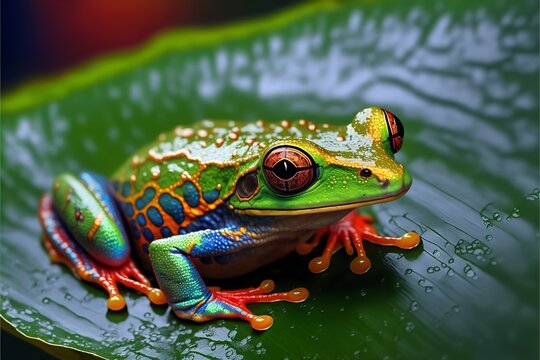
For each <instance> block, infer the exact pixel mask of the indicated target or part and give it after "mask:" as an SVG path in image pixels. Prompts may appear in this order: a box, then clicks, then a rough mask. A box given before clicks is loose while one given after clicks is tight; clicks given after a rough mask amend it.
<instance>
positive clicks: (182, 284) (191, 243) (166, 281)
mask: <svg viewBox="0 0 540 360" xmlns="http://www.w3.org/2000/svg"><path fill="white" fill-rule="evenodd" d="M231 236H232V237H231ZM234 236H237V235H235V232H234V230H230V229H225V230H203V231H197V232H193V233H189V234H186V235H177V236H172V237H169V238H166V239H161V240H155V241H153V242H152V243H151V244H150V260H151V262H152V268H153V269H154V273H155V275H156V278H157V280H158V283H159V287H160V288H161V290H162V291H163V292H164V293H165V296H166V297H167V300H168V302H169V303H170V304H171V306H173V308H177V309H188V308H191V307H194V306H197V304H199V303H200V302H201V301H202V300H204V299H207V298H208V297H210V292H209V290H208V288H207V287H206V285H205V283H204V281H203V280H202V278H201V276H200V275H199V273H198V271H197V269H196V268H195V266H194V265H193V263H192V262H191V260H190V259H189V257H203V256H212V255H220V254H226V253H232V252H234V251H238V250H240V249H241V248H244V247H248V246H250V245H252V241H253V240H252V239H250V238H249V237H247V235H246V234H245V233H243V234H242V236H241V237H240V238H238V237H236V238H234Z"/></svg>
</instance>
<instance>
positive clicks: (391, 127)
mask: <svg viewBox="0 0 540 360" xmlns="http://www.w3.org/2000/svg"><path fill="white" fill-rule="evenodd" d="M383 113H384V117H385V118H386V126H388V133H389V134H390V135H389V136H388V142H389V144H390V150H392V152H393V153H394V154H395V153H397V152H398V151H399V149H401V146H402V145H403V138H404V137H405V129H404V128H403V124H402V123H401V120H399V118H398V117H397V116H396V115H394V114H392V113H391V112H390V111H388V110H384V109H383Z"/></svg>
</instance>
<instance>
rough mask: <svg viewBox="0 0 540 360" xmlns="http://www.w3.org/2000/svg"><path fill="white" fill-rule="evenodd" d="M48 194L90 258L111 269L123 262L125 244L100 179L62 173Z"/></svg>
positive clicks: (126, 247) (126, 253)
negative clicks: (50, 194) (50, 193)
mask: <svg viewBox="0 0 540 360" xmlns="http://www.w3.org/2000/svg"><path fill="white" fill-rule="evenodd" d="M52 195H53V196H52V197H53V202H54V206H55V209H56V211H57V213H58V215H59V217H60V218H61V219H62V221H63V223H64V224H65V226H66V228H67V230H68V232H69V233H70V234H71V236H72V237H73V239H74V241H76V242H77V243H78V244H79V245H80V246H81V247H82V248H83V249H84V250H85V251H86V252H87V253H88V254H89V255H90V256H91V257H93V258H94V259H96V260H98V261H100V262H101V263H103V264H105V265H108V266H113V267H116V266H120V265H122V264H123V263H125V261H126V260H127V259H128V257H129V254H130V248H129V242H128V240H127V237H126V235H125V231H124V229H123V227H122V225H121V224H122V223H121V221H120V220H119V215H118V212H117V210H116V208H115V206H114V203H113V200H112V198H111V196H110V194H109V193H108V192H107V189H106V185H105V183H104V180H103V178H100V177H98V176H96V175H91V174H88V173H82V174H81V176H80V177H76V176H74V175H72V174H67V173H66V174H62V175H60V176H58V177H57V178H56V179H55V181H54V185H53V194H52Z"/></svg>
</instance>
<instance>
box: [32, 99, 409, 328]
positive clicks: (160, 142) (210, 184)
mask: <svg viewBox="0 0 540 360" xmlns="http://www.w3.org/2000/svg"><path fill="white" fill-rule="evenodd" d="M388 116H392V114H391V113H388V112H386V111H384V110H382V109H380V108H376V107H373V108H367V109H365V110H363V111H361V112H359V113H358V114H357V115H356V116H355V117H354V119H353V120H352V123H351V124H349V125H347V126H334V125H327V124H315V123H311V122H308V121H305V120H299V121H294V122H291V121H281V122H278V123H270V122H265V121H257V122H255V123H250V124H244V123H239V122H235V121H221V122H218V121H202V122H200V123H198V124H196V125H195V126H194V127H192V128H181V127H179V128H177V129H175V130H174V131H172V132H170V133H167V134H162V135H160V136H159V137H158V139H157V140H156V141H155V142H154V143H152V144H150V145H148V146H146V147H144V148H142V149H141V150H140V151H138V152H137V153H136V154H135V155H134V156H133V157H132V158H130V159H129V160H128V161H126V163H125V164H123V165H122V166H121V167H120V169H119V170H118V171H116V172H115V174H114V175H113V176H112V178H111V179H110V184H111V185H112V186H110V187H108V186H107V184H106V181H105V180H104V179H103V178H101V177H99V176H96V175H92V174H88V173H83V174H81V176H79V177H75V176H73V175H70V174H64V175H60V176H59V177H58V178H57V180H56V182H55V185H54V187H53V195H52V199H53V200H52V202H53V203H54V205H52V204H51V205H48V203H47V197H45V198H44V201H43V202H42V210H41V218H42V223H43V225H44V228H45V233H46V235H48V238H49V240H48V248H49V250H50V251H51V244H52V245H53V246H52V249H53V250H56V252H57V253H58V252H60V255H63V258H62V259H63V260H64V262H66V263H68V265H69V264H70V263H71V265H72V268H73V266H75V267H77V266H79V267H80V268H83V267H85V266H86V265H84V266H83V265H81V264H82V263H81V261H82V262H83V263H84V261H86V262H87V263H91V265H90V266H86V269H87V271H90V272H91V270H92V268H93V267H97V266H99V265H95V264H94V262H92V260H97V262H99V263H103V264H105V265H107V266H109V267H113V268H114V267H121V264H123V263H124V262H126V261H127V259H128V258H129V256H130V255H129V249H130V241H129V240H128V238H129V239H131V240H132V241H131V243H132V246H135V249H136V250H137V252H138V254H139V255H140V257H141V258H142V259H143V262H145V263H146V265H148V266H150V265H151V267H152V268H153V270H154V273H155V275H156V277H157V280H158V283H159V285H160V288H161V290H163V292H164V293H165V296H166V298H167V301H168V302H169V304H170V305H171V306H172V308H173V310H174V311H175V313H176V314H177V315H178V316H180V317H183V318H190V319H193V320H196V321H203V320H207V319H210V318H214V317H242V318H245V319H248V320H250V321H251V322H252V325H253V324H254V321H259V322H263V323H264V322H265V321H263V320H262V319H261V317H253V316H252V315H251V313H249V312H246V311H247V309H245V307H242V306H236V305H234V304H236V303H234V301H232V303H234V304H233V305H231V301H226V300H224V299H225V298H227V296H225V295H223V293H221V294H220V295H219V296H217V295H216V293H215V292H213V291H209V290H208V289H207V287H206V286H205V284H204V282H203V281H202V279H201V277H200V275H199V273H200V274H202V275H204V276H209V277H230V276H237V275H241V274H244V273H246V272H249V271H252V270H254V269H256V268H258V267H260V266H263V265H265V264H267V263H269V262H272V261H274V260H276V259H277V258H280V257H282V256H284V255H286V254H288V253H290V252H291V251H293V250H294V248H295V246H296V244H297V243H298V242H306V241H307V240H308V239H309V238H310V237H312V236H313V234H314V233H315V232H316V231H317V230H319V229H321V228H324V227H325V226H327V225H329V224H333V223H335V222H337V221H338V220H339V219H340V218H342V217H344V216H345V215H346V214H347V213H349V212H350V211H351V210H352V209H355V208H357V207H360V206H364V205H369V204H374V203H380V202H384V201H390V200H393V199H396V198H398V197H400V196H401V195H403V194H404V193H405V192H406V191H407V190H408V189H409V187H410V185H411V177H410V176H409V174H408V173H407V172H406V171H405V169H404V167H403V165H401V164H399V163H397V162H396V161H395V159H394V154H393V152H395V151H396V149H395V148H394V149H393V148H392V146H393V144H392V140H393V138H392V136H391V135H392V134H391V133H390V132H392V129H391V128H390V127H389V125H387V118H388ZM400 135H401V136H402V133H401V134H400ZM399 140H400V141H401V138H400V139H399ZM277 148H283V149H297V150H298V151H300V152H303V153H307V154H308V155H307V157H308V158H310V159H311V161H312V162H313V167H312V168H310V170H309V172H310V174H312V175H313V180H312V182H311V183H309V184H307V185H306V186H305V188H301V189H297V191H295V192H292V191H291V192H290V193H287V192H286V191H285V193H284V192H283V191H277V190H276V189H275V188H273V187H272V186H271V184H270V183H269V180H268V178H267V175H266V173H265V171H264V170H263V166H266V165H265V164H266V163H264V164H263V162H264V161H266V160H265V159H266V157H267V155H268V154H269V153H270V152H272V151H273V150H275V149H277ZM393 150H394V151H393ZM291 151H292V150H291ZM268 157H270V155H268ZM288 164H289V165H290V164H291V163H290V162H288ZM364 169H369V172H368V173H367V175H368V176H363V175H365V174H366V173H365V171H366V170H364ZM362 170H364V172H362ZM295 176H299V174H296V175H295ZM248 178H249V180H250V182H249V185H246V184H247V183H248V182H247V180H246V179H248ZM255 179H256V181H255ZM292 179H296V178H295V177H294V176H293V177H292ZM289 186H293V184H292V183H291V185H289V184H288V185H287V189H288V187H289ZM242 189H244V190H242ZM246 189H247V190H246ZM117 206H118V208H117ZM50 208H54V209H56V210H55V211H56V213H57V214H58V215H56V216H55V215H54V214H55V211H49V212H47V211H48V210H51V209H50ZM57 217H58V219H57ZM122 217H123V218H124V219H125V221H126V222H127V224H128V227H129V230H128V231H126V230H124V229H123V226H122V220H121V218H122ZM60 219H61V221H60ZM98 220H99V221H98ZM55 221H56V222H55ZM61 222H63V223H64V224H65V226H61V225H60V223H61ZM65 230H67V231H65ZM62 231H64V232H66V233H67V234H64V236H60V235H62V234H61V232H62ZM128 234H129V235H128ZM55 237H56V239H55ZM66 239H68V240H71V242H70V244H68V245H65V242H66V241H67V240H66ZM160 239H161V240H160ZM158 240H159V241H158ZM62 244H64V245H63V247H64V248H68V249H69V248H70V247H71V248H72V251H71V252H72V253H71V254H68V253H65V252H64V253H62ZM54 246H56V248H55V247H54ZM79 246H82V248H83V249H84V250H85V251H82V250H81V249H80V247H79ZM73 254H76V255H77V256H78V258H77V256H74V255H73ZM57 255H58V254H57ZM66 258H67V259H68V260H67V261H66V260H65V259H66ZM81 259H82V260H81ZM83 260H84V261H83ZM77 261H78V263H77ZM75 263H76V265H73V264H75ZM194 265H196V267H195V266H194ZM88 269H90V270H88ZM74 271H75V270H74ZM79 275H80V274H79ZM132 277H133V276H132ZM135 277H136V276H135ZM112 281H113V282H114V280H112ZM120 282H122V281H120ZM266 285H267V287H268V286H269V285H268V284H266ZM154 290H155V289H154ZM154 290H144V291H143V292H147V293H148V292H150V291H154ZM141 291H142V290H141ZM261 291H262V290H261ZM262 292H263V293H264V292H268V289H265V290H264V291H262ZM110 294H111V292H110ZM272 295H279V294H272ZM272 295H260V294H258V295H257V296H263V297H264V296H266V297H268V296H272ZM246 296H247V295H246ZM295 296H296V297H295ZM305 296H307V292H302V291H300V293H299V292H298V291H297V292H296V293H294V294H292V293H288V294H281V296H277V297H276V298H273V299H271V300H289V301H299V300H303V298H304V297H305ZM229 300H230V299H229ZM267 300H268V299H267ZM250 301H254V300H253V299H251V300H250ZM254 319H255V320H254ZM257 319H258V320H257ZM267 325H268V324H265V325H264V326H267ZM264 326H262V327H259V328H263V327H264ZM254 327H256V326H255V325H254Z"/></svg>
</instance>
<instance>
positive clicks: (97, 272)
mask: <svg viewBox="0 0 540 360" xmlns="http://www.w3.org/2000/svg"><path fill="white" fill-rule="evenodd" d="M39 218H40V221H41V224H42V226H43V229H44V234H43V240H44V245H45V248H46V249H47V252H48V253H49V257H50V258H51V261H53V262H56V263H62V264H65V265H66V266H67V267H68V268H69V269H70V270H71V271H72V272H73V273H74V274H75V275H76V276H77V277H79V278H80V279H82V280H86V281H88V282H93V283H96V284H98V285H100V286H101V287H103V288H104V289H105V290H106V291H107V293H108V294H109V299H108V300H107V307H108V308H109V309H110V310H121V309H122V308H124V307H125V304H126V303H125V300H124V297H123V296H122V295H121V294H120V292H119V291H118V287H117V283H121V284H123V285H125V286H127V287H130V288H132V289H135V290H137V291H140V292H142V293H143V294H145V295H146V296H148V298H149V299H150V301H151V302H152V303H154V304H158V305H161V304H165V303H166V302H167V301H166V299H165V296H164V295H163V293H162V292H161V290H160V289H156V288H152V287H151V285H150V282H149V281H148V279H146V277H145V276H144V275H143V274H142V273H141V272H140V271H139V270H138V269H137V267H136V265H135V264H134V263H133V260H131V259H128V260H127V261H126V262H125V263H124V264H123V265H121V266H119V267H114V268H113V267H109V266H105V265H103V264H100V263H99V262H97V261H94V260H92V259H91V258H90V257H89V256H88V255H86V254H85V252H84V250H83V249H82V248H81V247H80V246H78V245H77V244H76V243H75V242H74V241H73V240H72V239H71V238H70V236H69V235H68V233H67V232H66V230H65V229H64V227H63V225H62V223H61V222H60V220H59V218H58V216H57V215H56V213H55V211H54V209H53V204H52V201H51V197H50V196H49V195H45V196H43V198H42V199H41V202H40V205H39Z"/></svg>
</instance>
